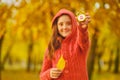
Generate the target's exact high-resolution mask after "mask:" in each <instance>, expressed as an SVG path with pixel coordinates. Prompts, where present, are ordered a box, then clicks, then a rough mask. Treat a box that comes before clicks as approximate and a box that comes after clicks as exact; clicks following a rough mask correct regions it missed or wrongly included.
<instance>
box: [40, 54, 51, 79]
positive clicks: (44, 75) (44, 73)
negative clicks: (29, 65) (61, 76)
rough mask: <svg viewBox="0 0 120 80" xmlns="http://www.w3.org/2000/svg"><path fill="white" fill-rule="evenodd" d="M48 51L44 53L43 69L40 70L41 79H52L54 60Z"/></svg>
mask: <svg viewBox="0 0 120 80" xmlns="http://www.w3.org/2000/svg"><path fill="white" fill-rule="evenodd" d="M47 54H48V53H47V52H46V53H45V55H44V60H43V64H42V69H41V72H40V80H51V78H50V68H51V67H52V61H51V59H50V58H49V57H48V55H47Z"/></svg>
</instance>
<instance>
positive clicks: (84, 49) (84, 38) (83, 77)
mask: <svg viewBox="0 0 120 80" xmlns="http://www.w3.org/2000/svg"><path fill="white" fill-rule="evenodd" d="M89 22H90V16H89V15H88V14H86V20H85V21H83V22H78V21H77V20H76V17H75V15H74V14H73V13H72V12H71V11H69V10H66V9H61V10H60V11H59V12H58V13H57V14H56V15H55V17H54V18H53V20H52V29H53V34H52V37H51V40H50V42H49V45H48V48H47V50H46V52H45V55H44V60H43V66H42V69H41V73H40V80H88V74H87V64H86V61H87V59H86V58H87V53H88V49H89V38H88V32H87V28H88V26H87V25H88V23H89ZM61 56H62V58H63V60H64V61H65V65H64V68H63V69H62V70H61V69H59V68H58V67H57V64H58V62H59V59H60V58H61Z"/></svg>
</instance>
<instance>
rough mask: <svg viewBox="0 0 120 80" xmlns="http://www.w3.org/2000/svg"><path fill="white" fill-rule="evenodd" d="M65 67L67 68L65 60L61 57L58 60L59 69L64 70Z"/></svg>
mask: <svg viewBox="0 0 120 80" xmlns="http://www.w3.org/2000/svg"><path fill="white" fill-rule="evenodd" d="M64 67H65V60H64V58H63V56H61V57H60V59H59V60H58V63H57V68H58V69H60V70H63V69H64Z"/></svg>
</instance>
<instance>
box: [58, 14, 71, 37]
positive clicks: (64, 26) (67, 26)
mask: <svg viewBox="0 0 120 80" xmlns="http://www.w3.org/2000/svg"><path fill="white" fill-rule="evenodd" d="M57 27H58V32H59V34H60V35H61V36H63V37H67V36H68V35H70V34H71V32H72V23H71V18H70V17H69V16H68V15H62V16H60V17H59V18H58V22H57Z"/></svg>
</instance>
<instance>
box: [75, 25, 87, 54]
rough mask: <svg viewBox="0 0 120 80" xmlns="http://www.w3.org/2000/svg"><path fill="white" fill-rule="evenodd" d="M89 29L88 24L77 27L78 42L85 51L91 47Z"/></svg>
mask: <svg viewBox="0 0 120 80" xmlns="http://www.w3.org/2000/svg"><path fill="white" fill-rule="evenodd" d="M87 29H88V26H87V27H86V28H82V27H81V26H78V28H77V42H78V45H79V47H80V49H81V50H82V52H83V53H87V51H88V48H89V37H88V31H87Z"/></svg>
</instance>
